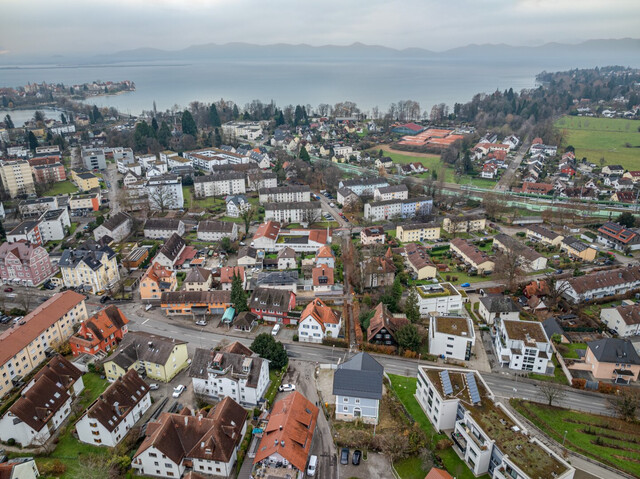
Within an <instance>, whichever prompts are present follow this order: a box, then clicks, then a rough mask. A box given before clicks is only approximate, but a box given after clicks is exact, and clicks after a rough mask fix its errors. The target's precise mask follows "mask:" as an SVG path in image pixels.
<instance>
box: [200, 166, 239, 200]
mask: <svg viewBox="0 0 640 479" xmlns="http://www.w3.org/2000/svg"><path fill="white" fill-rule="evenodd" d="M193 188H194V193H195V196H196V198H210V197H212V196H227V195H242V194H245V193H246V192H247V187H246V182H245V174H244V173H243V172H241V171H227V172H224V173H216V174H214V175H205V176H196V177H195V178H194V179H193Z"/></svg>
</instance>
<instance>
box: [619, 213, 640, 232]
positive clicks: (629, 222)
mask: <svg viewBox="0 0 640 479" xmlns="http://www.w3.org/2000/svg"><path fill="white" fill-rule="evenodd" d="M616 222H618V223H620V224H621V225H622V226H625V227H627V228H633V227H634V226H635V224H636V218H635V216H633V214H632V213H630V212H629V211H625V212H624V213H621V214H620V216H618V217H617V218H616Z"/></svg>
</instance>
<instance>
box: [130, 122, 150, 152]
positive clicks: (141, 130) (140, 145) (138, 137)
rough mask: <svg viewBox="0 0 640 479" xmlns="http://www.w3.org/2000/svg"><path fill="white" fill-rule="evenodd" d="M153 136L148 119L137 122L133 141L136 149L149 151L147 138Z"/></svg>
mask: <svg viewBox="0 0 640 479" xmlns="http://www.w3.org/2000/svg"><path fill="white" fill-rule="evenodd" d="M151 136H152V134H151V129H150V128H149V125H148V124H147V122H146V121H140V122H138V123H137V124H136V129H135V131H134V132H133V142H134V148H135V150H136V151H143V152H146V151H147V138H150V137H151Z"/></svg>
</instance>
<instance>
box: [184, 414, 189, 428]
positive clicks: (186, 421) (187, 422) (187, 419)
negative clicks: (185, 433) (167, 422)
mask: <svg viewBox="0 0 640 479" xmlns="http://www.w3.org/2000/svg"><path fill="white" fill-rule="evenodd" d="M184 425H185V426H188V425H189V417H188V416H185V417H184Z"/></svg>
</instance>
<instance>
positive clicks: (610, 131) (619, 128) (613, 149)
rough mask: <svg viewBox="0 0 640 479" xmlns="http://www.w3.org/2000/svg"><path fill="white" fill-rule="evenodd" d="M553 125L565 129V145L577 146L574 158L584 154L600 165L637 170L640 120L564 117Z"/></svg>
mask: <svg viewBox="0 0 640 479" xmlns="http://www.w3.org/2000/svg"><path fill="white" fill-rule="evenodd" d="M555 126H556V127H557V128H559V129H560V130H562V131H563V132H564V141H563V144H564V145H572V146H573V147H574V148H575V149H576V158H583V157H587V158H588V159H589V161H591V162H593V163H595V164H596V165H600V159H601V158H604V161H605V164H607V165H621V166H622V167H623V168H626V169H629V170H638V169H640V131H638V128H640V121H637V120H626V119H622V118H589V117H578V116H563V117H562V118H560V119H559V120H558V121H556V123H555Z"/></svg>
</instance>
